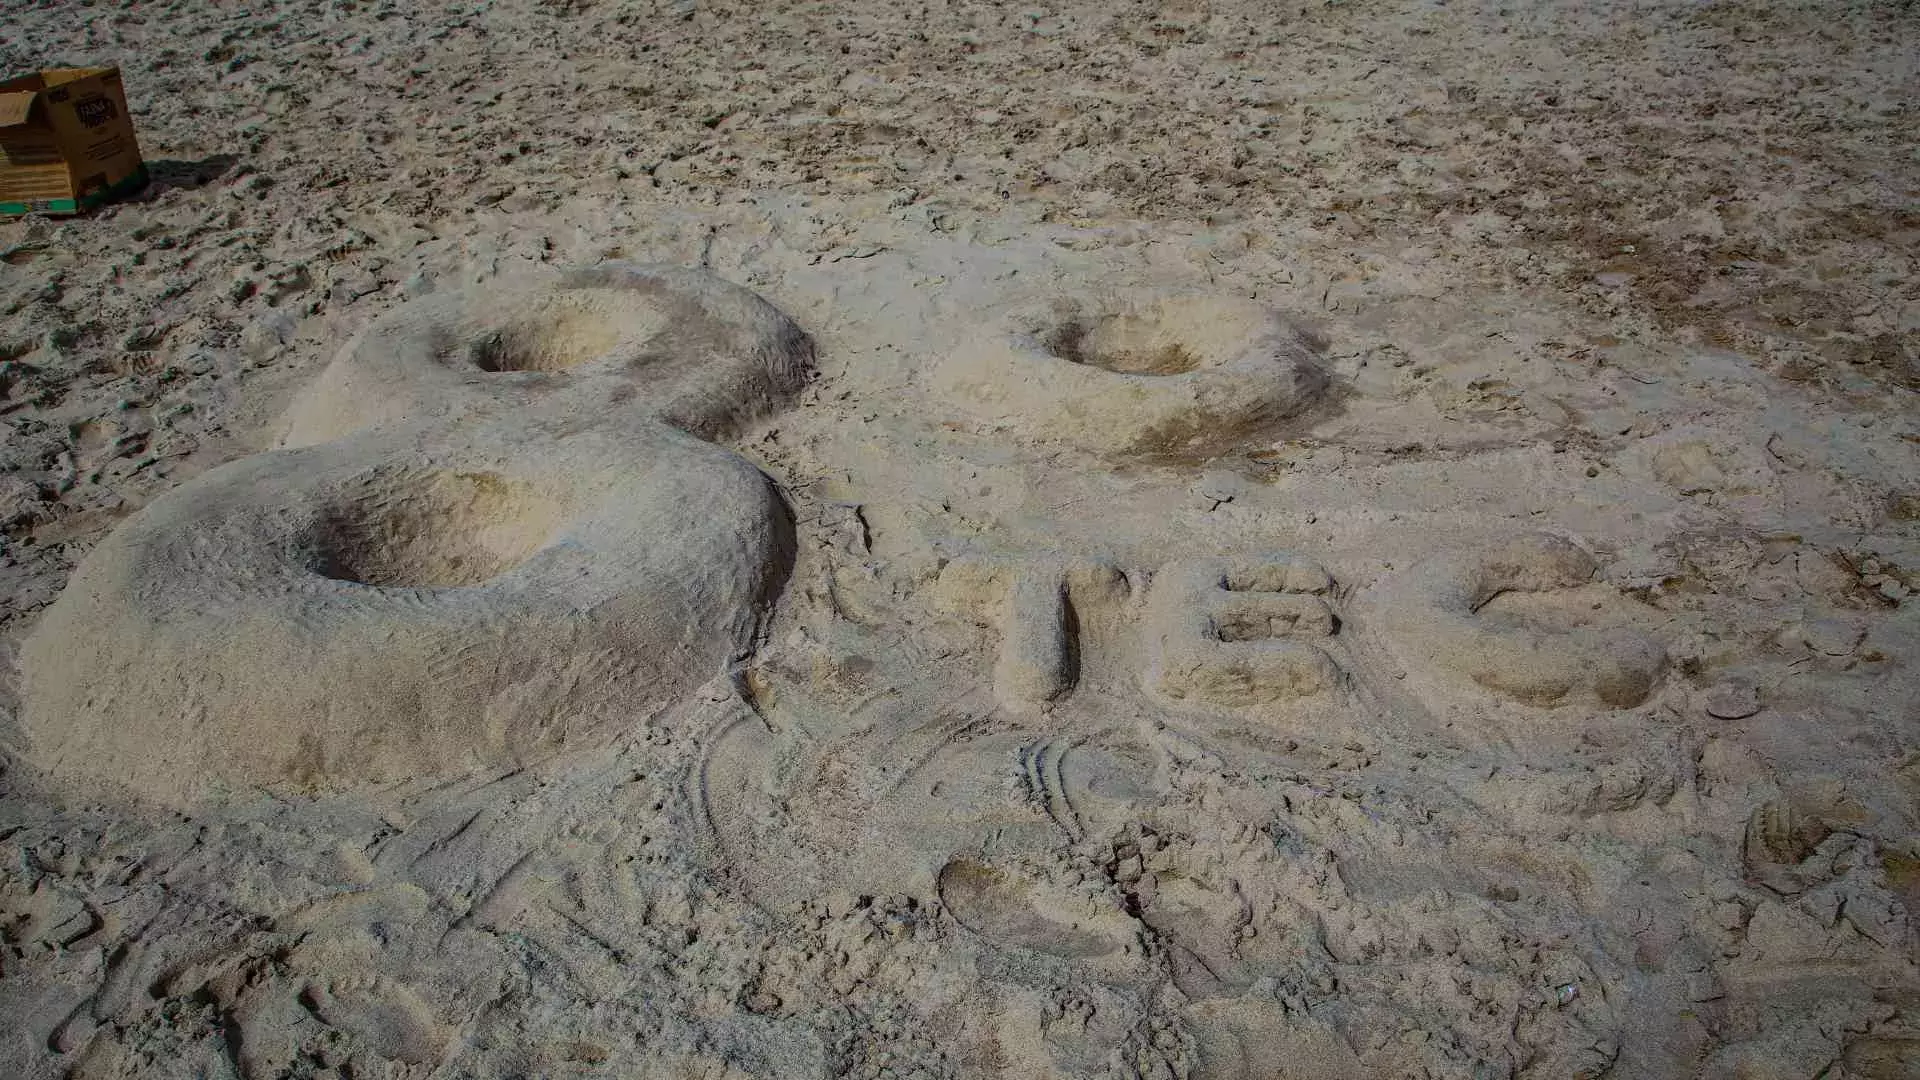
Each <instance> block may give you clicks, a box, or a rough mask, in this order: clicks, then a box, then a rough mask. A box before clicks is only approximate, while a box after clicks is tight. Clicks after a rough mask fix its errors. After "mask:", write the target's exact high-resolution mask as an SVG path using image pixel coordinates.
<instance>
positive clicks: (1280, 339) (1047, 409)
mask: <svg viewBox="0 0 1920 1080" xmlns="http://www.w3.org/2000/svg"><path fill="white" fill-rule="evenodd" d="M932 378H933V385H934V386H935V387H936V388H937V389H939V390H940V391H942V392H943V393H945V394H947V395H949V396H950V397H951V399H952V401H953V402H954V404H955V405H956V406H957V407H959V408H961V409H963V410H965V411H966V412H967V414H968V415H970V416H971V417H972V418H973V419H974V420H975V421H977V422H978V423H979V424H981V425H982V426H983V427H985V428H989V429H994V430H1005V431H1008V432H1010V433H1012V434H1014V435H1016V436H1018V437H1022V438H1027V439H1033V440H1038V441H1043V442H1044V441H1054V442H1061V443H1066V444H1069V445H1073V446H1078V447H1080V448H1082V449H1086V450H1091V451H1094V452H1097V453H1103V454H1156V453H1180V452H1193V451H1202V450H1207V449H1215V448H1219V447H1221V446H1224V445H1231V444H1233V443H1235V442H1237V441H1240V440H1241V439H1243V438H1244V437H1245V436H1246V434H1247V432H1248V431H1249V429H1254V428H1258V427H1261V426H1263V425H1267V424H1270V423H1273V422H1275V421H1279V420H1284V419H1286V418H1288V417H1290V416H1294V415H1296V414H1298V413H1300V412H1302V411H1304V410H1306V409H1308V408H1310V407H1311V406H1313V405H1314V404H1315V403H1317V402H1318V401H1319V400H1320V399H1321V398H1322V396H1323V394H1324V392H1325V390H1326V386H1327V376H1326V372H1325V371H1324V370H1323V368H1322V367H1321V365H1320V363H1319V360H1318V357H1317V355H1316V352H1315V349H1314V347H1313V343H1312V341H1311V340H1310V339H1309V338H1308V337H1307V336H1306V335H1305V334H1304V333H1302V332H1301V331H1300V330H1299V329H1298V328H1296V327H1295V326H1293V325H1292V324H1291V323H1289V322H1287V321H1286V320H1285V319H1284V318H1282V317H1281V316H1280V315H1279V314H1278V313H1276V312H1274V311H1273V310H1271V309H1269V308H1267V307H1264V306H1262V305H1260V304H1257V303H1254V302H1252V301H1248V300H1241V299H1237V298H1233V297H1220V296H1173V297H1163V296H1151V295H1125V296H1116V297H1109V298H1102V299H1097V300H1094V299H1074V298H1069V299H1062V300H1058V301H1055V302H1054V303H1052V304H1050V305H1045V306H1039V307H1034V308H1030V309H1026V310H1022V311H1019V312H1016V313H1015V314H1013V315H1011V316H1009V317H1008V318H1006V319H1005V320H1004V321H1002V322H1000V323H998V324H997V325H995V326H994V327H993V328H992V329H990V330H988V331H987V332H985V333H984V334H982V335H981V336H980V337H978V338H977V339H975V340H973V341H971V342H968V343H967V344H965V345H963V346H962V347H961V348H960V349H958V350H956V351H955V352H954V353H952V354H951V355H949V356H947V357H946V358H945V359H944V360H943V361H942V362H941V363H940V364H939V365H938V366H937V367H936V368H935V370H934V372H933V376H932Z"/></svg>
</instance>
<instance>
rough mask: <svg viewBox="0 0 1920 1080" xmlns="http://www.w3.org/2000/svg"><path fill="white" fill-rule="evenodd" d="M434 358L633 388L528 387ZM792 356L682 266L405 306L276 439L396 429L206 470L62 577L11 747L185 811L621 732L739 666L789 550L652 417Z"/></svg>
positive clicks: (742, 304)
mask: <svg viewBox="0 0 1920 1080" xmlns="http://www.w3.org/2000/svg"><path fill="white" fill-rule="evenodd" d="M666 282H670V283H672V284H671V287H669V286H668V285H665V284H662V283H666ZM662 295H665V296H667V297H668V299H667V301H665V302H659V303H656V301H657V300H658V299H659V298H660V297H661V296H662ZM728 310H731V311H732V312H734V313H745V314H744V315H743V316H742V317H741V319H740V320H739V321H730V316H729V315H728V314H727V313H726V312H727V311H728ZM689 319H690V320H692V321H693V323H694V325H692V326H688V325H685V324H684V320H689ZM549 331H551V332H549ZM448 341H462V342H494V343H495V345H494V346H493V347H494V348H495V350H496V351H495V352H493V353H489V354H485V355H482V354H480V353H476V352H474V351H473V350H472V349H467V348H465V347H461V348H458V349H454V350H453V353H451V354H449V353H448V352H447V350H448V348H450V346H447V345H446V342H448ZM649 343H651V344H649ZM674 343H680V344H682V345H685V346H686V348H687V350H688V351H686V352H668V353H665V354H663V355H662V356H660V357H659V358H658V359H657V360H648V359H647V357H649V356H652V355H653V353H652V352H650V351H649V350H659V349H671V348H673V347H674ZM430 346H431V347H432V348H433V349H436V350H438V352H437V353H436V355H457V356H459V357H462V358H465V359H467V360H471V359H473V358H474V357H475V356H482V359H486V357H488V356H490V357H491V358H492V360H494V361H497V362H498V363H497V364H496V366H499V367H502V368H504V367H505V366H506V365H505V361H506V360H507V359H508V358H514V359H515V361H516V362H523V363H524V364H526V365H527V366H529V367H533V368H537V369H538V370H540V371H542V372H543V374H542V375H541V377H542V378H546V377H547V374H546V372H547V371H548V369H547V368H541V367H539V364H549V363H552V364H557V363H558V361H559V359H561V358H565V357H573V356H578V355H582V354H585V353H592V354H593V356H595V357H598V358H599V359H595V360H590V361H588V363H592V364H599V365H601V366H602V367H604V368H607V369H609V370H610V371H612V370H617V371H619V372H622V373H628V374H630V373H632V372H633V371H634V370H635V369H636V368H641V367H644V368H646V369H647V370H646V375H647V378H645V379H640V380H638V381H636V382H634V383H633V384H632V385H629V386H626V387H624V388H623V389H622V390H621V392H618V393H615V392H610V391H609V385H610V383H611V381H612V380H613V378H614V376H613V375H611V374H603V375H602V376H601V378H600V380H599V381H598V382H593V381H586V382H582V383H580V384H578V385H576V386H570V387H568V386H555V387H549V386H547V385H546V384H537V385H536V384H531V383H529V382H528V381H527V380H525V379H524V378H520V377H517V376H514V375H511V374H505V373H504V372H502V373H495V372H492V371H488V372H486V373H484V374H479V375H476V374H474V373H473V371H469V370H454V369H452V368H448V367H444V366H440V365H439V362H438V361H436V360H434V359H432V358H431V357H430V356H429V355H428V354H427V351H426V350H428V349H429V347H430ZM736 347H737V349H738V351H728V350H729V349H733V348H736ZM809 358H810V349H809V347H808V345H807V341H806V338H805V337H804V335H801V334H800V332H799V331H798V330H797V329H795V328H794V327H793V326H792V324H791V323H789V322H787V321H786V320H785V317H784V316H780V315H779V314H778V313H777V312H774V311H773V310H772V309H771V308H768V307H767V306H766V305H765V304H764V303H762V302H760V301H759V300H758V299H757V298H753V297H751V296H750V294H745V293H744V292H743V291H742V290H739V289H737V288H734V287H733V286H727V285H725V284H724V283H718V282H715V281H714V279H711V278H706V277H705V276H704V275H698V274H693V273H680V272H676V271H661V270H657V269H649V270H632V269H626V268H610V269H597V270H593V271H579V272H574V273H570V274H568V275H565V276H564V277H562V278H560V279H559V281H558V282H557V283H549V284H546V285H535V286H521V287H518V288H517V289H515V290H513V291H507V292H500V291H495V290H483V291H481V292H479V293H477V294H472V295H461V296H458V297H449V298H446V299H444V300H440V301H436V302H435V303H433V304H431V305H428V306H427V310H425V311H412V310H404V309H403V310H402V311H400V312H398V313H396V314H395V315H394V316H392V317H390V318H389V319H386V320H383V321H382V322H381V323H379V324H376V326H375V327H374V329H373V330H371V331H370V332H369V333H368V334H367V335H366V336H365V337H364V338H363V339H362V340H361V341H360V342H359V343H358V344H357V345H356V346H354V347H353V348H351V349H349V350H348V352H347V353H346V354H344V355H343V356H342V358H341V360H340V361H339V362H338V363H336V365H335V366H334V367H333V368H332V369H330V370H329V372H328V375H327V377H326V378H323V380H322V381H321V383H320V384H318V385H317V386H316V387H315V388H314V391H313V392H311V393H310V394H309V395H307V397H306V398H305V399H304V400H303V401H302V402H301V404H300V405H299V406H297V407H296V409H295V411H294V425H293V430H294V431H295V432H296V433H298V435H299V437H297V438H295V439H293V440H292V441H294V442H296V443H297V442H303V441H306V439H307V438H309V437H317V436H319V435H320V434H322V433H323V432H324V433H328V434H334V435H340V434H345V433H346V432H347V431H349V430H351V429H352V428H353V427H354V425H353V424H351V423H349V421H350V420H353V419H354V418H355V417H356V416H358V415H359V410H360V409H361V408H362V407H363V406H364V407H365V408H366V409H367V411H368V412H369V413H370V414H371V415H373V416H376V417H379V416H391V417H399V418H402V419H399V420H396V421H394V422H390V423H387V424H384V425H380V426H376V427H374V428H373V429H372V430H369V431H365V432H363V433H358V434H355V435H354V437H353V438H351V439H337V440H336V441H332V442H323V443H320V444H318V445H311V446H302V447H299V448H295V449H287V450H280V451H275V452H271V453H266V454H261V455H258V456H255V457H252V458H248V459H245V460H242V461H239V462H236V463H234V464H231V465H228V466H226V467H224V468H220V469H216V470H214V471H213V472H211V473H208V474H206V475H205V476H203V477H200V478H199V479H197V480H196V481H194V482H192V483H190V484H187V485H185V486H183V487H181V488H180V489H178V490H177V491H175V492H173V493H171V494H170V495H168V496H167V497H165V498H163V499H161V500H159V501H158V502H156V503H155V504H153V505H152V506H151V507H149V508H148V509H147V510H146V511H145V512H143V513H141V514H140V515H138V516H137V517H135V518H134V519H132V520H131V521H129V522H128V523H127V524H126V525H124V526H123V527H122V528H120V529H119V530H118V531H117V532H115V533H114V534H113V535H112V536H111V537H110V538H109V539H108V540H107V541H106V542H105V543H103V544H101V545H100V547H99V548H97V549H96V550H95V551H94V552H93V553H92V555H91V556H90V557H89V558H88V559H87V561H86V562H85V563H84V564H83V565H82V566H81V568H80V569H79V571H78V572H77V573H76V574H75V575H74V578H73V580H72V582H71V583H70V584H69V586H68V588H67V589H66V591H65V592H64V593H63V594H62V595H61V597H60V599H59V600H58V601H57V602H56V603H55V604H54V606H53V607H52V608H51V609H50V610H49V611H48V612H47V614H46V616H45V617H44V618H43V620H42V621H41V623H40V625H39V626H38V628H37V629H36V632H35V633H34V635H33V637H32V638H31V639H30V640H29V641H28V643H27V645H26V647H25V650H24V654H23V667H24V669H25V674H26V683H25V685H26V697H27V701H28V703H29V707H28V709H27V711H26V722H27V727H28V732H29V735H30V738H31V739H32V742H33V746H34V749H35V751H36V753H37V755H38V756H39V758H40V759H41V760H42V761H43V763H44V764H46V765H47V766H48V767H49V768H50V769H52V770H53V771H55V772H56V773H60V774H64V775H68V776H72V777H76V778H81V779H85V780H88V781H96V782H100V783H104V784H107V785H110V786H121V785H124V786H125V787H126V788H128V789H130V790H131V791H132V792H133V793H135V794H137V795H139V796H142V797H145V798H149V799H153V800H157V801H161V802H168V803H181V802H186V801H189V800H192V799H194V798H197V797H200V796H203V795H207V794H210V793H215V792H220V791H233V790H238V789H247V788H264V789H268V790H292V791H304V790H338V789H343V788H350V787H357V786H362V785H369V784H383V783H388V782H396V781H402V780H416V779H430V778H434V777H441V776H448V775H456V774H460V773H465V772H470V771H475V770H482V769H498V768H501V767H506V766H512V765H515V764H519V763H522V762H525V761H528V760H530V759H532V758H535V757H537V756H540V755H542V754H546V753H549V752H551V751H553V750H556V749H558V748H560V747H562V746H567V747H578V746H583V745H592V744H593V743H594V742H596V741H600V740H604V739H605V738H606V737H608V736H610V735H612V734H616V733H618V732H620V731H623V730H626V729H628V728H630V727H632V726H633V725H635V724H637V723H640V722H643V721H644V720H645V719H646V718H647V717H648V716H649V715H650V714H652V713H655V712H658V711H659V710H660V709H662V708H663V707H664V706H665V705H666V704H667V703H669V702H672V701H673V700H675V699H676V698H677V697H678V696H680V695H681V694H683V693H684V692H685V691H686V690H687V689H688V688H689V687H691V686H693V685H695V684H697V683H699V682H701V681H703V680H705V679H707V678H710V677H711V676H713V675H714V674H716V673H717V672H719V671H721V670H722V669H723V668H724V666H725V665H726V664H727V663H729V662H730V661H733V660H736V659H738V658H740V657H741V656H743V655H744V654H745V652H746V651H747V650H748V649H749V648H750V647H751V645H752V642H753V640H754V634H755V630H756V627H757V626H758V624H759V621H760V619H761V617H762V614H763V613H764V611H765V610H766V608H767V606H768V604H769V603H770V602H771V600H772V598H773V597H774V596H775V595H776V594H777V592H778V590H779V588H780V585H781V583H782V582H783V581H784V580H785V577H786V574H787V572H788V569H789V567H790V565H791V560H792V555H793V528H792V522H791V519H790V517H789V515H788V513H787V511H786V509H785V507H784V506H783V505H782V504H781V501H780V499H779V496H778V495H777V494H776V493H775V491H774V489H773V486H772V484H771V483H770V482H769V481H768V480H767V479H766V477H764V476H763V475H761V474H760V473H759V471H758V470H756V469H755V468H754V467H753V466H752V465H750V464H748V463H747V462H746V461H745V460H744V459H742V458H740V457H739V456H737V455H735V454H733V453H731V452H730V451H727V450H724V449H722V448H719V447H716V446H714V445H712V444H710V443H706V442H703V441H701V440H700V439H698V438H696V437H695V436H693V435H690V434H687V433H686V432H684V431H681V430H677V429H676V428H674V427H672V426H669V424H668V423H666V422H663V421H664V420H677V421H680V422H683V423H685V424H687V426H689V427H692V428H696V429H699V430H702V431H711V430H715V429H717V428H719V427H721V426H723V425H724V424H725V423H726V422H727V421H728V420H729V418H731V417H734V416H738V415H744V414H745V413H747V412H750V411H753V410H757V409H760V408H764V407H766V406H768V405H770V404H771V402H772V401H773V400H774V399H775V397H776V396H777V395H778V394H779V393H781V392H783V391H785V390H787V389H790V388H791V387H792V386H793V385H794V384H795V383H797V381H798V380H799V379H800V378H801V377H802V376H803V374H804V372H805V367H806V362H807V360H808V359H809ZM536 361H537V362H538V363H536ZM474 370H479V369H474ZM502 377H504V378H505V379H506V380H508V381H506V382H504V383H502V384H498V385H496V384H494V383H491V382H489V381H488V380H489V379H493V378H502ZM376 390H377V391H378V393H376ZM547 390H553V391H554V392H553V393H552V394H547V393H545V391H547ZM367 394H373V395H375V396H372V397H367V396H363V395H367ZM427 403H435V404H438V405H440V406H443V408H440V409H438V410H437V411H436V410H434V409H429V408H427V407H426V404H427ZM378 405H385V406H388V407H390V409H389V411H387V412H382V411H380V409H379V408H377V407H376V406H378ZM422 412H425V413H429V414H430V415H427V416H424V417H422V416H419V415H417V414H419V413H422ZM656 417H659V418H656Z"/></svg>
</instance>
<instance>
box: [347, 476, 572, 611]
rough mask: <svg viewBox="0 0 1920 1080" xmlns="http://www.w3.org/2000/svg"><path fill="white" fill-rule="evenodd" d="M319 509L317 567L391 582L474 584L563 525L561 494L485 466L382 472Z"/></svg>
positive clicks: (529, 552)
mask: <svg viewBox="0 0 1920 1080" xmlns="http://www.w3.org/2000/svg"><path fill="white" fill-rule="evenodd" d="M357 496H358V497H356V498H353V499H351V500H349V501H347V502H346V503H345V504H344V505H340V506H337V507H335V508H333V509H331V510H329V511H328V512H327V513H325V514H323V515H322V517H321V519H320V521H319V522H318V524H317V527H316V529H315V532H314V536H313V546H314V559H313V562H312V567H313V570H314V571H315V572H316V573H319V574H321V575H322V576H324V577H329V578H333V579H334V580H336V581H355V582H359V583H361V584H364V585H379V586H385V587H390V588H406V587H431V586H457V585H477V584H479V583H480V582H483V581H488V580H490V579H492V578H496V577H499V576H500V575H501V574H504V573H506V572H507V571H509V570H511V569H513V568H514V567H516V566H518V565H520V564H521V563H523V562H526V561H527V560H528V559H529V558H532V557H533V555H534V553H535V552H537V551H539V550H540V549H541V548H542V547H544V546H545V545H546V542H547V540H548V539H549V538H550V537H551V536H552V535H553V534H554V532H555V531H556V530H557V529H558V528H559V526H560V518H561V508H560V506H559V504H558V503H556V502H554V501H553V500H551V499H549V498H547V497H545V496H543V495H541V494H540V493H539V492H537V491H535V490H534V489H533V488H532V487H530V486H528V485H526V484H522V483H518V482H516V481H512V480H508V479H506V478H505V477H502V476H500V475H498V474H496V473H489V472H433V473H425V474H417V473H416V474H408V475H403V476H383V477H379V478H376V479H375V480H373V481H372V482H371V483H369V484H367V485H366V486H365V487H364V488H362V489H361V490H360V491H359V492H358V493H357Z"/></svg>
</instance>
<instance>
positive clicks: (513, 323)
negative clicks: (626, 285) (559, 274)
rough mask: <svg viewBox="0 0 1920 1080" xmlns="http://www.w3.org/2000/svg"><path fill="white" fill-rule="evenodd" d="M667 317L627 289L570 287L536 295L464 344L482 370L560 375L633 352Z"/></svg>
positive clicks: (654, 334)
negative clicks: (501, 322) (624, 351)
mask: <svg viewBox="0 0 1920 1080" xmlns="http://www.w3.org/2000/svg"><path fill="white" fill-rule="evenodd" d="M666 324H667V316H666V314H665V313H664V312H662V311H661V310H660V309H659V308H658V307H657V306H655V305H652V304H648V303H644V302H637V301H636V297H635V294H634V292H633V290H630V289H574V290H571V291H568V292H562V293H551V294H547V295H542V296H537V297H535V298H532V299H530V300H529V301H527V302H526V303H525V304H524V306H523V308H522V309H521V310H515V311H512V312H511V313H510V318H509V320H508V321H507V323H506V325H504V326H500V327H498V328H496V329H495V330H494V331H493V332H492V333H490V334H488V335H487V336H486V337H483V338H481V339H480V340H478V341H475V342H472V343H470V344H469V345H468V347H467V350H466V359H467V360H468V361H470V362H471V363H472V364H473V366H474V367H477V368H479V369H480V370H482V371H492V372H510V371H540V372H563V371H568V370H571V369H573V368H576V367H579V366H580V365H582V364H585V363H589V362H591V361H594V360H598V359H601V358H603V357H606V356H611V355H613V354H614V353H616V352H618V351H621V350H622V349H623V348H625V349H631V348H635V347H637V346H639V345H641V344H643V343H644V342H646V341H647V340H649V339H651V338H653V337H655V336H657V335H658V334H659V333H660V331H661V330H662V329H663V328H664V327H665V326H666Z"/></svg>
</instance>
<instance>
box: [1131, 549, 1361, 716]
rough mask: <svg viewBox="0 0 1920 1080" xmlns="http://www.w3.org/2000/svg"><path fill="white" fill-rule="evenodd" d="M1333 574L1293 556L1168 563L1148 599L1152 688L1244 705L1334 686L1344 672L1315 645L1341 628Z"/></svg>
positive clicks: (1178, 697) (1180, 696)
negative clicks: (1331, 599) (1332, 598)
mask: <svg viewBox="0 0 1920 1080" xmlns="http://www.w3.org/2000/svg"><path fill="white" fill-rule="evenodd" d="M1332 588H1333V579H1332V578H1330V577H1328V576H1327V572H1326V571H1325V570H1324V569H1322V568H1321V567H1320V566H1319V565H1317V564H1315V563H1313V562H1310V561H1308V560H1305V559H1297V558H1293V557H1290V556H1286V555H1270V556H1265V557H1242V558H1233V559H1224V558H1222V559H1193V560H1187V561H1182V562H1177V563H1173V564H1171V565H1169V566H1166V567H1163V568H1161V570H1160V573H1159V574H1158V575H1156V576H1155V578H1154V582H1153V590H1152V593H1151V595H1150V596H1149V598H1148V601H1147V610H1148V615H1147V621H1148V626H1149V631H1148V637H1149V643H1150V650H1149V651H1150V655H1151V656H1152V660H1151V667H1150V673H1149V675H1148V682H1149V684H1150V685H1151V686H1152V687H1153V688H1154V689H1155V690H1156V691H1158V692H1159V693H1161V694H1163V695H1165V696H1166V697H1169V698H1172V699H1174V700H1176V701H1180V700H1187V699H1193V700H1194V701H1196V702H1204V703H1207V704H1212V705H1225V706H1240V705H1258V704H1265V703H1268V702H1274V701H1285V700H1287V699H1290V698H1297V697H1302V696H1305V695H1307V694H1314V693H1318V692H1320V691H1322V690H1326V689H1328V688H1330V687H1332V686H1333V685H1334V684H1335V682H1336V681H1337V680H1338V678H1339V669H1338V668H1337V667H1335V666H1334V663H1333V660H1332V658H1330V657H1329V656H1328V655H1327V654H1326V652H1325V651H1323V650H1322V649H1320V648H1319V647H1318V646H1316V645H1314V644H1313V642H1315V641H1318V640H1323V639H1326V638H1330V637H1332V636H1333V634H1334V630H1335V628H1336V625H1337V623H1336V620H1335V618H1334V615H1333V611H1332V609H1331V608H1329V607H1328V606H1327V603H1326V601H1325V600H1323V599H1322V598H1321V597H1322V595H1324V594H1325V593H1327V592H1328V591H1329V590H1331V589H1332Z"/></svg>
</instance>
